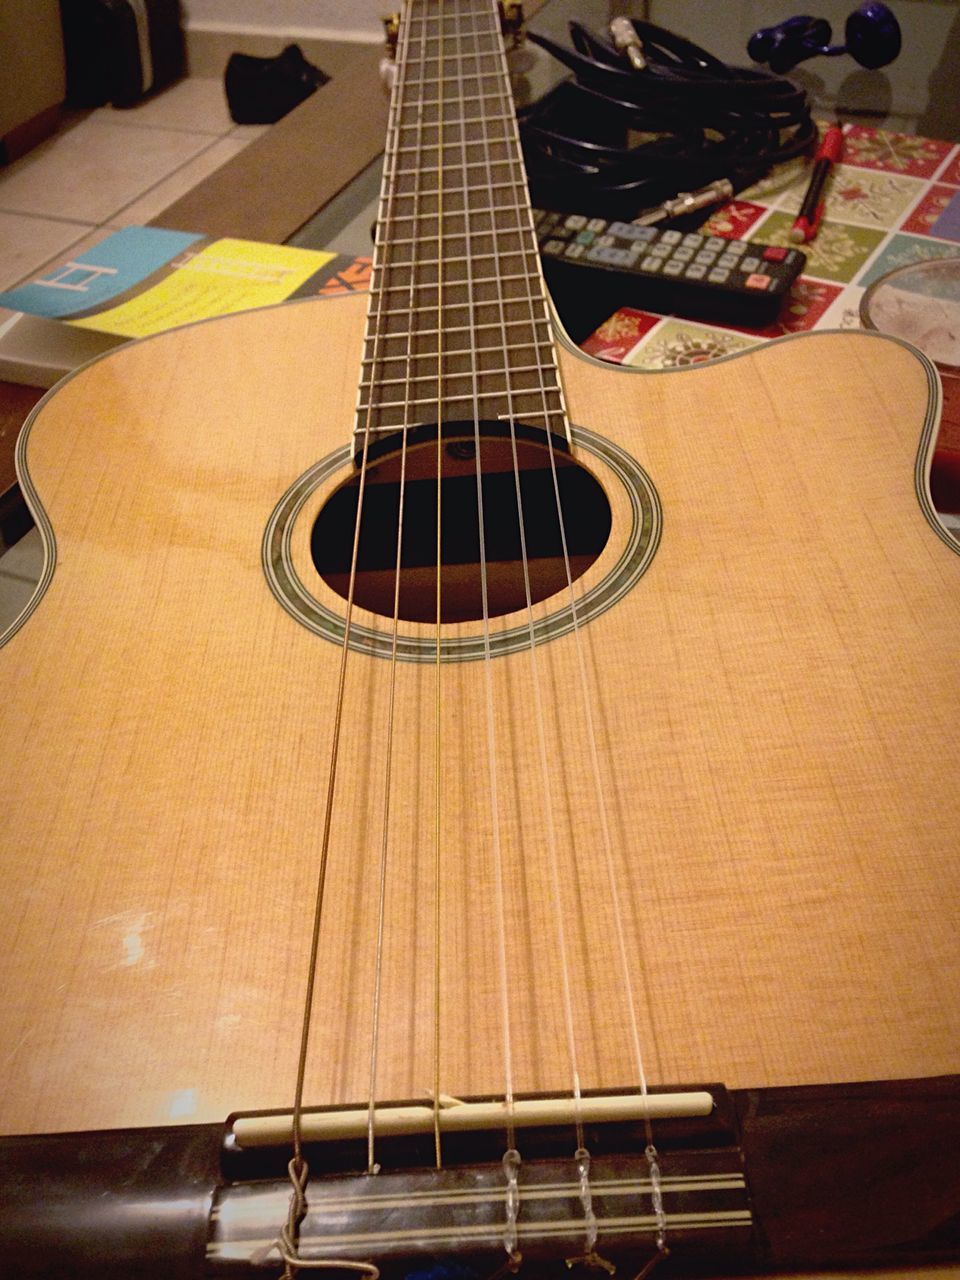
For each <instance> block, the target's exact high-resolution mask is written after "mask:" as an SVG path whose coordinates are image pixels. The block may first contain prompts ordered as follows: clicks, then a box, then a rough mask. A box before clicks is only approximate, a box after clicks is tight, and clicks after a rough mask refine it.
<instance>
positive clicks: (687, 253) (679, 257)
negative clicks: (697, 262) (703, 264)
mask: <svg viewBox="0 0 960 1280" xmlns="http://www.w3.org/2000/svg"><path fill="white" fill-rule="evenodd" d="M692 257H693V246H692V245H680V246H679V247H678V248H676V249H674V251H673V261H674V262H689V261H690V259H691V258H692Z"/></svg>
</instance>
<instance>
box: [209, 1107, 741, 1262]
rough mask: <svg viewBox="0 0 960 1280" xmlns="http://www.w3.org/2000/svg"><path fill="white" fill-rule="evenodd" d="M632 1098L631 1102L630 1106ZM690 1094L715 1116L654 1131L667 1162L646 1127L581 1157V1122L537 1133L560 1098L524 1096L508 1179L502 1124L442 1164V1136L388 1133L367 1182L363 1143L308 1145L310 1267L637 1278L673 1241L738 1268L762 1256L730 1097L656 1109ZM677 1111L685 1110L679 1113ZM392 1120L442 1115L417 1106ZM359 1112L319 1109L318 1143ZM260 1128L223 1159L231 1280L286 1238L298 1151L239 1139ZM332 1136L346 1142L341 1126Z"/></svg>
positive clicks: (589, 1124) (457, 1144) (215, 1246)
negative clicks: (572, 1270)
mask: <svg viewBox="0 0 960 1280" xmlns="http://www.w3.org/2000/svg"><path fill="white" fill-rule="evenodd" d="M620 1098H621V1099H623V1098H626V1099H627V1100H628V1101H629V1100H630V1099H631V1096H630V1095H620ZM677 1098H679V1099H684V1098H693V1099H695V1100H696V1102H695V1103H693V1104H690V1106H691V1107H692V1109H693V1110H694V1111H697V1110H699V1111H700V1113H701V1114H699V1115H698V1114H693V1115H690V1114H687V1115H674V1116H672V1117H667V1118H661V1119H657V1120H656V1121H654V1122H653V1123H654V1124H655V1140H656V1163H655V1166H652V1165H651V1158H650V1154H649V1151H648V1140H649V1131H648V1128H647V1123H648V1119H647V1117H645V1116H642V1115H641V1116H637V1117H635V1118H633V1119H627V1120H623V1119H619V1120H616V1121H605V1120H604V1119H602V1118H601V1119H599V1120H597V1119H586V1120H585V1122H584V1126H583V1136H584V1149H585V1150H584V1151H579V1152H578V1151H574V1149H573V1148H574V1146H575V1142H574V1130H573V1129H572V1127H571V1125H570V1124H569V1123H568V1124H560V1125H558V1124H547V1125H537V1124H535V1123H534V1124H532V1125H531V1124H527V1123H526V1118H527V1117H528V1116H529V1115H530V1114H534V1115H535V1114H536V1107H537V1106H542V1105H547V1106H549V1105H550V1102H551V1100H546V1099H542V1098H538V1099H519V1100H518V1101H517V1104H516V1108H517V1111H518V1113H519V1114H521V1115H524V1113H525V1104H528V1105H530V1104H532V1107H533V1110H532V1111H530V1112H527V1113H526V1116H525V1119H524V1121H523V1127H522V1133H521V1134H520V1135H519V1136H518V1140H517V1145H518V1146H519V1147H520V1148H521V1151H522V1159H520V1160H519V1161H518V1162H517V1163H515V1164H514V1165H512V1166H511V1171H510V1175H509V1176H508V1173H507V1168H506V1165H505V1163H504V1160H503V1154H504V1150H505V1148H506V1146H507V1142H506V1136H505V1131H504V1129H503V1127H502V1124H501V1125H497V1126H496V1127H495V1128H486V1129H476V1128H459V1129H458V1128H456V1127H452V1128H451V1129H450V1130H449V1131H446V1132H444V1133H443V1139H442V1151H443V1167H442V1168H439V1169H438V1168H436V1167H435V1159H434V1135H433V1132H432V1127H431V1130H430V1132H422V1131H421V1132H416V1131H415V1132H406V1133H398V1132H394V1133H393V1134H389V1135H387V1136H378V1138H377V1144H376V1147H377V1161H378V1168H379V1170H380V1171H379V1172H377V1173H375V1174H373V1173H367V1172H363V1171H362V1170H364V1169H365V1167H366V1163H367V1147H366V1140H365V1136H364V1137H361V1136H359V1135H356V1136H351V1137H331V1138H328V1139H327V1140H325V1141H323V1142H310V1141H309V1140H308V1141H307V1142H306V1144H305V1147H304V1156H305V1159H306V1161H307V1162H308V1164H309V1165H310V1167H311V1169H313V1170H314V1176H312V1177H311V1180H310V1184H309V1187H308V1191H307V1198H308V1202H309V1207H308V1209H307V1213H306V1215H305V1217H304V1218H303V1220H302V1222H301V1223H300V1228H299V1252H300V1256H301V1257H302V1258H303V1259H304V1260H306V1261H308V1262H309V1261H311V1260H318V1259H322V1258H329V1259H337V1260H343V1261H344V1262H349V1263H364V1262H366V1263H373V1264H374V1265H375V1266H376V1267H377V1268H378V1269H379V1271H380V1272H381V1273H382V1274H383V1275H385V1276H392V1275H396V1276H401V1275H405V1274H407V1273H408V1272H410V1271H418V1270H422V1269H423V1268H424V1267H425V1266H429V1265H432V1263H434V1262H435V1261H437V1260H438V1259H441V1258H442V1259H443V1260H444V1262H445V1264H449V1263H451V1262H456V1263H457V1264H458V1265H460V1266H462V1267H465V1268H468V1269H469V1270H471V1271H473V1272H476V1273H477V1274H478V1275H482V1276H489V1275H492V1274H493V1273H495V1272H497V1271H499V1270H500V1269H501V1268H502V1267H503V1266H504V1265H506V1264H509V1263H510V1260H511V1259H514V1260H516V1258H517V1257H520V1258H522V1259H523V1265H524V1267H528V1266H529V1265H531V1264H535V1265H537V1266H539V1265H540V1264H543V1265H546V1264H554V1265H555V1264H556V1263H558V1262H562V1263H567V1264H568V1265H569V1266H576V1265H578V1264H579V1263H582V1264H583V1265H585V1266H587V1267H588V1269H593V1268H594V1267H596V1266H601V1265H603V1266H604V1267H605V1268H606V1269H608V1270H609V1269H610V1268H614V1269H616V1270H617V1271H620V1272H625V1271H626V1269H627V1268H630V1270H629V1274H630V1275H636V1273H637V1272H638V1271H639V1270H641V1268H642V1267H643V1266H644V1265H645V1264H646V1263H647V1262H648V1260H649V1259H650V1257H651V1254H652V1253H656V1252H657V1251H658V1245H659V1241H660V1237H663V1238H664V1240H665V1244H666V1247H667V1248H668V1249H669V1250H670V1252H671V1254H672V1255H674V1256H677V1255H679V1256H681V1257H685V1258H687V1259H688V1260H689V1262H690V1265H692V1266H695V1265H697V1263H698V1261H699V1262H700V1263H703V1262H705V1261H706V1260H707V1259H708V1258H709V1259H711V1260H712V1263H713V1264H715V1263H716V1260H717V1259H718V1258H723V1261H724V1265H725V1266H727V1267H729V1268H730V1269H731V1270H734V1269H736V1267H737V1266H738V1265H740V1264H742V1263H743V1262H744V1261H745V1260H748V1259H749V1258H750V1257H751V1256H752V1255H751V1250H752V1242H753V1219H752V1214H751V1210H750V1201H749V1193H748V1189H747V1184H746V1179H745V1176H744V1171H743V1160H742V1155H741V1152H740V1148H739V1145H738V1142H737V1136H736V1124H735V1119H734V1115H733V1111H732V1108H731V1105H730V1101H729V1098H728V1096H727V1094H726V1091H725V1090H724V1089H723V1088H722V1087H720V1086H710V1087H709V1088H708V1089H703V1090H697V1091H695V1092H687V1091H685V1092H684V1093H677V1092H676V1091H672V1090H667V1089H663V1090H657V1091H654V1092H652V1093H651V1094H649V1095H648V1099H649V1101H650V1102H651V1104H652V1109H653V1110H655V1111H657V1110H661V1108H660V1107H658V1099H664V1100H669V1099H673V1100H674V1101H675V1100H676V1099H677ZM703 1099H706V1100H707V1105H706V1107H704V1104H703ZM609 1100H610V1099H609V1097H608V1096H607V1097H603V1096H601V1097H600V1098H599V1099H598V1098H596V1097H594V1098H591V1097H589V1096H585V1097H584V1099H583V1112H584V1115H585V1116H586V1117H590V1116H592V1115H596V1114H598V1112H599V1113H600V1114H601V1115H602V1111H603V1108H602V1107H600V1108H597V1107H595V1106H594V1107H591V1103H597V1102H598V1101H599V1102H608V1101H609ZM636 1101H644V1100H642V1099H636ZM490 1106H500V1107H502V1104H488V1103H484V1102H465V1103H460V1102H457V1103H455V1105H454V1107H447V1108H444V1109H443V1110H442V1111H441V1115H445V1114H447V1112H449V1111H451V1110H455V1109H456V1107H463V1108H467V1109H469V1108H481V1107H490ZM665 1109H667V1110H670V1109H674V1110H675V1109H676V1107H675V1106H674V1107H673V1108H671V1107H670V1106H669V1103H667V1106H666V1108H665ZM688 1109H689V1108H688ZM384 1110H385V1112H386V1113H387V1114H389V1113H390V1112H395V1113H396V1112H408V1111H414V1110H419V1111H421V1112H424V1111H425V1112H427V1114H428V1115H430V1114H431V1111H432V1109H431V1108H429V1107H426V1108H425V1107H423V1106H419V1107H418V1106H417V1104H415V1103H410V1104H398V1105H397V1106H396V1107H390V1108H385V1109H384ZM704 1111H705V1112H706V1113H705V1114H704ZM379 1112H380V1108H378V1114H379ZM360 1114H363V1113H359V1112H351V1111H350V1110H349V1109H346V1108H344V1109H329V1110H326V1111H323V1112H311V1113H308V1114H307V1115H306V1116H305V1124H306V1127H307V1132H308V1133H309V1132H311V1125H310V1122H311V1121H313V1120H316V1119H317V1118H318V1117H319V1118H322V1117H324V1116H327V1117H330V1118H331V1120H332V1121H334V1122H336V1120H337V1117H338V1115H339V1116H341V1117H344V1118H345V1120H344V1124H345V1125H346V1127H348V1128H349V1127H351V1126H353V1125H354V1124H355V1120H354V1118H353V1117H355V1116H357V1115H360ZM501 1115H502V1112H501ZM288 1119H289V1118H288V1117H287V1116H277V1117H274V1122H275V1124H274V1128H275V1132H276V1133H277V1136H278V1137H281V1136H282V1137H286V1134H287V1126H288ZM250 1120H251V1117H248V1116H243V1117H240V1116H237V1117H233V1118H232V1120H231V1128H230V1132H229V1136H228V1139H227V1142H226V1144H225V1148H224V1152H223V1168H224V1173H225V1182H224V1185H223V1186H221V1188H220V1189H219V1190H218V1192H217V1194H216V1197H215V1203H214V1212H213V1215H212V1218H211V1223H212V1231H211V1237H210V1242H209V1246H208V1253H207V1264H208V1267H209V1268H210V1270H211V1273H213V1274H216V1273H217V1272H218V1271H221V1272H222V1273H223V1274H229V1273H230V1271H231V1269H232V1268H235V1267H237V1266H238V1265H241V1264H242V1263H243V1262H244V1261H249V1259H250V1257H251V1254H252V1253H254V1251H255V1250H256V1249H258V1248H263V1246H264V1244H265V1243H268V1242H269V1240H270V1239H271V1238H272V1236H273V1235H275V1234H276V1233H277V1229H278V1226H279V1224H281V1223H282V1222H283V1220H284V1218H285V1216H286V1214H287V1210H288V1205H289V1200H290V1182H289V1179H288V1177H287V1172H286V1161H287V1159H288V1158H289V1150H290V1148H289V1141H288V1140H287V1141H286V1142H282V1141H281V1142H280V1144H279V1145H278V1146H276V1147H271V1146H269V1145H267V1146H249V1145H246V1146H241V1144H240V1142H239V1141H238V1140H237V1139H238V1135H246V1136H247V1139H248V1140H249V1135H250V1132H251V1125H250ZM323 1127H324V1126H323V1125H322V1124H321V1125H320V1128H321V1129H322V1128H323ZM326 1127H327V1129H328V1131H329V1132H333V1133H336V1132H337V1125H336V1123H333V1124H330V1125H328V1126H326ZM417 1127H421V1128H422V1126H417ZM342 1128H343V1125H341V1129H342ZM268 1129H269V1126H268ZM314 1131H315V1129H314ZM378 1133H379V1130H378ZM585 1151H588V1152H589V1156H588V1159H587V1167H588V1169H589V1174H588V1175H587V1174H585V1172H584V1167H583V1159H582V1157H583V1155H584V1153H585ZM318 1170H322V1173H317V1171H318ZM591 1259H593V1260H594V1261H593V1262H592V1263H591V1261H590V1260H591ZM585 1260H586V1261H585Z"/></svg>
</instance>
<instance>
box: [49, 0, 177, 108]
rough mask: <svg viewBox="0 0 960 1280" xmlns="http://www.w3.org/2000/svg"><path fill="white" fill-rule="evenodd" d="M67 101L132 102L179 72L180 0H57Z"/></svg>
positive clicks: (90, 103)
mask: <svg viewBox="0 0 960 1280" xmlns="http://www.w3.org/2000/svg"><path fill="white" fill-rule="evenodd" d="M60 19H61V22H62V24H63V43H64V51H65V53H66V59H67V102H68V103H69V104H70V105H71V106H75V107H101V106H103V104H104V103H105V102H112V103H113V105H114V106H115V107H132V106H133V105H134V104H135V103H137V102H139V101H140V99H141V98H142V97H143V96H144V95H145V94H147V93H150V92H151V91H152V90H154V89H162V88H163V87H164V86H165V85H168V84H171V83H172V82H173V81H174V80H177V79H179V78H180V76H182V75H183V72H184V68H185V66H186V52H185V47H184V40H183V28H182V26H181V14H180V0H60Z"/></svg>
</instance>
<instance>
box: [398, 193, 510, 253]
mask: <svg viewBox="0 0 960 1280" xmlns="http://www.w3.org/2000/svg"><path fill="white" fill-rule="evenodd" d="M506 185H507V186H513V185H514V184H513V183H507V184H506ZM447 194H448V195H449V194H450V192H449V191H448V192H447ZM526 209H527V206H526V204H501V203H499V202H498V203H497V204H494V205H490V206H489V207H488V208H480V209H478V208H471V210H470V212H471V213H493V214H499V213H525V212H526ZM436 216H437V215H436V214H435V213H422V214H412V213H395V214H394V215H393V217H392V219H391V223H392V224H395V223H398V222H419V221H421V220H424V219H427V218H435V217H436ZM456 216H458V217H462V216H463V215H462V214H457V215H456ZM409 243H411V242H410V241H409V240H404V241H398V240H390V241H383V240H375V241H374V244H389V245H395V244H409Z"/></svg>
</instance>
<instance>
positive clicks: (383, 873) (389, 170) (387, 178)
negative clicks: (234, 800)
mask: <svg viewBox="0 0 960 1280" xmlns="http://www.w3.org/2000/svg"><path fill="white" fill-rule="evenodd" d="M410 25H411V24H410V23H409V22H406V23H404V24H403V31H402V33H401V36H400V39H399V41H398V47H397V59H398V64H399V67H398V78H399V76H400V74H402V72H403V70H405V69H406V62H407V57H408V49H409V43H410V35H409V27H410ZM391 106H392V104H391ZM393 136H394V135H393V134H392V133H391V141H392V138H393ZM422 136H423V131H422V129H421V130H420V131H419V132H418V133H417V148H416V163H415V171H414V172H415V179H414V190H413V212H414V218H416V216H417V212H418V210H419V202H420V169H421V164H420V157H421V143H422ZM395 167H396V151H395V150H394V149H393V148H392V147H391V148H389V149H388V152H387V159H386V164H385V173H384V186H385V188H387V186H388V185H389V197H388V211H387V214H386V224H385V227H384V226H383V224H380V223H379V222H378V229H377V236H376V251H377V252H379V251H380V249H381V248H382V246H383V240H382V237H383V235H384V234H385V233H386V234H388V235H389V232H390V229H391V222H390V219H391V216H392V205H393V199H394V196H395V194H396V182H395V179H396V171H395ZM416 252H417V244H416V242H414V244H413V245H412V247H411V263H410V285H409V292H408V307H409V311H410V314H412V313H413V303H414V292H415V286H414V280H415V277H416V270H415V267H416ZM410 364H411V352H410V343H409V337H408V343H407V356H406V369H407V379H406V384H405V386H404V398H405V404H404V413H403V421H404V430H403V431H402V432H401V445H400V494H399V503H398V513H397V558H396V567H395V571H394V589H393V632H392V637H391V644H390V695H389V705H388V709H387V726H386V736H387V747H386V750H387V759H386V764H385V778H384V802H383V829H382V835H381V842H380V885H379V894H378V903H377V948H376V973H375V977H374V994H373V1009H372V1018H371V1021H372V1026H371V1034H370V1097H369V1104H368V1108H367V1172H368V1173H376V1172H378V1166H377V1162H376V1155H375V1150H374V1147H375V1140H376V1136H375V1135H376V1096H377V1059H378V1055H379V1047H380V1001H381V989H382V982H383V938H384V917H385V908H386V892H387V850H388V840H389V829H390V788H391V780H392V776H393V725H394V712H395V707H396V690H397V641H398V633H399V623H400V568H401V556H402V548H403V513H404V502H405V498H406V479H407V432H406V429H405V428H406V423H407V421H408V418H409V405H410V388H411V376H410ZM374 373H375V366H371V394H370V397H369V399H370V403H371V405H372V402H373V395H372V384H373V375H374ZM371 411H372V410H371Z"/></svg>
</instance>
